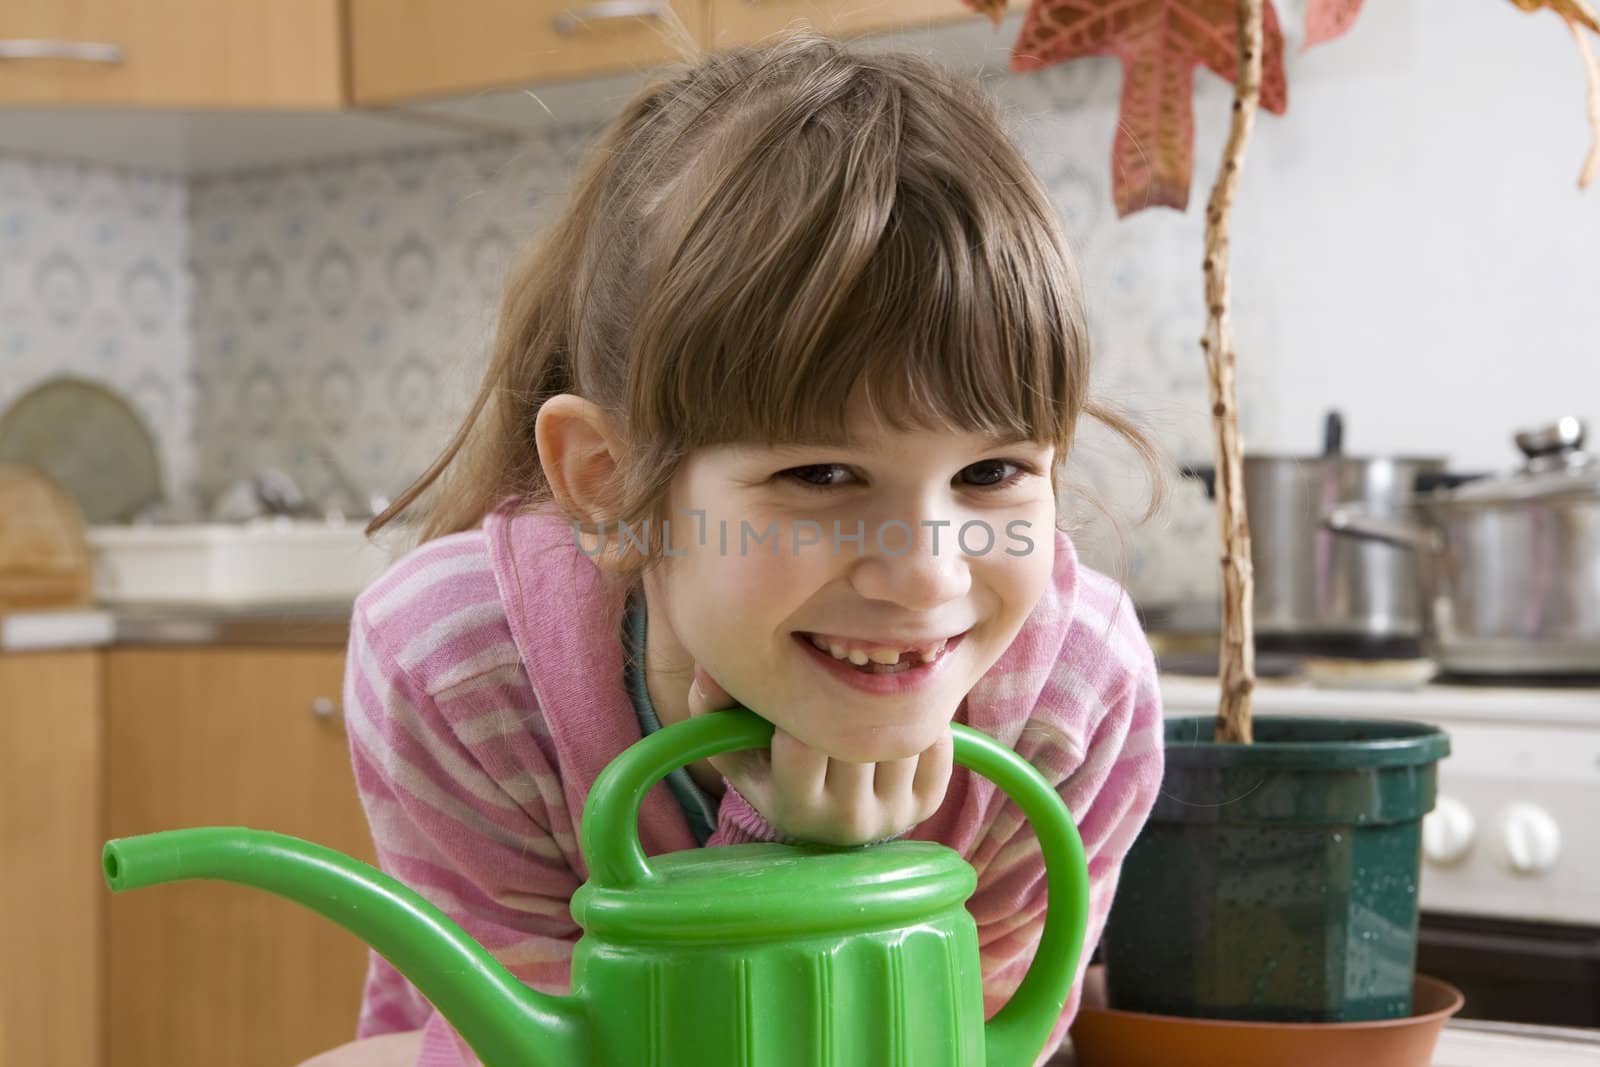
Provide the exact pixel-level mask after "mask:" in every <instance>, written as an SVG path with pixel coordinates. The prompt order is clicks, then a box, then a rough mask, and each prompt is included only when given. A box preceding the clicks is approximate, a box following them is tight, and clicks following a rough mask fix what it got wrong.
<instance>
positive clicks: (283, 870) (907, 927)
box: [103, 709, 1088, 1067]
mask: <svg viewBox="0 0 1600 1067" xmlns="http://www.w3.org/2000/svg"><path fill="white" fill-rule="evenodd" d="M772 729H773V728H772V724H771V723H769V722H766V721H765V720H763V719H761V718H760V717H759V716H757V715H755V714H754V713H753V712H749V711H747V710H744V709H734V710H730V711H721V712H714V713H712V714H710V715H705V716H701V717H699V718H696V719H692V720H689V721H687V722H682V723H676V724H674V725H672V726H669V727H667V728H665V729H662V730H660V731H657V732H656V733H654V734H652V735H651V736H649V737H647V738H645V739H644V740H642V741H640V742H639V743H637V744H635V745H633V746H632V747H630V748H629V749H627V750H626V751H624V752H623V753H622V754H621V755H619V756H618V757H617V758H616V759H615V760H614V761H613V762H612V763H611V764H610V765H609V766H608V767H607V768H606V770H605V771H604V772H602V774H601V775H600V777H599V779H598V780H597V781H596V782H595V785H594V787H593V789H592V790H591V791H590V795H589V798H588V800H587V801H586V803H585V808H584V812H583V818H582V824H581V829H580V835H581V845H582V848H583V854H584V858H585V861H586V862H587V864H588V867H589V881H588V882H587V883H586V884H585V885H584V886H582V887H581V888H580V889H579V890H578V891H577V893H575V894H574V896H573V899H572V914H573V918H574V919H575V920H576V921H577V922H578V924H579V925H580V926H581V927H582V928H583V930H584V934H583V936H582V938H581V939H580V940H579V941H578V943H577V945H576V946H574V950H573V960H572V981H571V992H570V993H569V994H568V995H567V996H560V997H556V996H549V995H547V994H544V993H540V992H537V991H535V990H532V989H529V988H527V987H526V986H523V985H522V984H521V983H520V982H518V981H517V980H516V979H515V978H514V977H513V976H512V975H511V974H510V972H508V971H506V970H505V968H504V967H502V966H500V964H499V963H498V962H497V961H495V960H494V959H493V957H492V956H490V955H489V953H488V952H487V951H486V950H484V949H483V947H482V946H480V945H478V944H477V943H476V942H474V941H472V939H471V938H469V937H468V936H467V935H466V934H465V932H463V931H462V930H461V929H460V927H459V926H457V925H456V924H455V923H454V922H452V921H451V920H450V919H449V917H447V916H446V915H445V914H444V913H443V912H441V911H439V910H438V909H437V908H435V907H434V906H433V905H431V904H430V903H428V902H427V901H426V900H424V899H423V898H421V897H420V896H419V895H418V894H416V893H415V892H413V891H412V890H410V889H409V888H407V887H405V886H403V885H401V884H400V883H399V882H397V881H395V880H394V879H392V878H390V877H389V876H388V875H385V874H383V873H382V872H380V871H377V870H374V869H373V868H371V867H368V866H367V865H366V864H362V863H359V862H358V861H356V860H353V859H351V858H349V857H347V856H344V855H342V854H340V853H337V852H333V851H332V850H329V849H325V848H322V847H320V846H317V845H313V844H310V843H308V842H303V841H298V840H297V839H294V838H289V837H285V836H284V835H280V834H270V833H266V832H263V831H256V830H247V829H233V828H217V827H203V828H196V829H189V830H172V831H164V832H162V833H155V834H147V835H144V836H142V837H135V838H126V839H121V840H117V841H111V842H109V843H108V844H107V845H106V848H105V850H104V853H103V865H104V869H105V875H106V879H107V882H108V884H110V886H111V887H112V888H113V889H115V890H123V889H133V888H138V887H141V886H146V885H154V884H158V883H161V882H168V881H177V880H182V879H188V878H211V879H219V880H226V881H234V882H238V883H241V884H245V885H252V886H256V887H258V888H262V889H266V890H268V891H270V892H274V893H277V894H278V895H280V896H284V897H287V898H289V899H292V900H296V901H297V902H299V903H301V904H303V905H305V906H307V907H310V908H312V909H313V910H316V911H318V912H319V913H320V914H322V915H324V916H325V917H327V918H329V919H331V920H333V921H334V922H337V923H339V924H340V925H342V926H344V927H345V928H346V929H348V930H350V931H351V932H353V933H355V934H356V936H358V937H360V938H361V939H362V940H364V941H366V942H367V943H368V944H370V945H372V946H373V947H374V948H375V949H377V950H378V951H379V952H380V953H381V954H383V955H384V956H385V957H386V958H388V959H389V961H390V962H391V963H392V964H394V966H395V967H396V969H397V970H399V971H400V972H401V973H402V974H404V975H405V976H406V977H407V978H408V979H409V980H410V981H411V982H412V983H413V984H414V985H416V986H417V988H418V990H419V991H420V992H421V993H422V994H423V995H424V996H425V997H427V998H428V1000H429V1001H430V1002H431V1003H433V1005H434V1006H435V1007H436V1008H438V1010H439V1011H440V1013H441V1014H442V1015H444V1017H445V1018H446V1019H447V1020H449V1021H450V1023H451V1024H452V1025H453V1026H454V1027H455V1028H456V1030H457V1031H458V1032H460V1033H461V1035H462V1036H463V1037H464V1038H465V1039H466V1040H467V1042H468V1043H469V1044H470V1045H471V1046H472V1047H473V1049H474V1051H475V1052H476V1053H477V1054H478V1056H479V1058H480V1059H481V1060H482V1061H483V1063H484V1064H485V1065H486V1067H640V1065H650V1067H708V1065H710V1067H720V1065H728V1067H734V1065H737V1067H899V1065H916V1067H1028V1065H1031V1064H1032V1063H1033V1061H1034V1060H1035V1059H1036V1058H1037V1056H1038V1054H1039V1052H1040V1050H1041V1049H1042V1048H1043V1046H1044V1043H1045V1041H1046V1040H1047V1038H1048V1037H1049V1034H1050V1031H1051V1029H1052V1028H1053V1027H1054V1025H1055V1023H1056V1021H1057V1020H1058V1019H1059V1018H1060V1015H1061V1011H1062V1009H1063V1006H1064V1005H1065V1002H1066V999H1067V996H1068V994H1069V992H1070V990H1071V986H1072V982H1073V980H1074V978H1075V976H1076V974H1077V969H1078V967H1077V965H1078V961H1079V957H1080V953H1081V951H1082V947H1083V936H1084V928H1085V926H1086V923H1087V915H1088V878H1087V866H1086V864H1085V861H1084V856H1083V847H1082V843H1081V841H1080V839H1079V837H1078V834H1077V830H1076V828H1075V827H1074V825H1073V823H1072V819H1071V816H1070V813H1068V812H1067V810H1066V807H1065V805H1064V804H1063V803H1062V801H1061V798H1060V796H1059V795H1058V794H1057V793H1056V792H1055V790H1054V789H1053V788H1052V787H1051V786H1050V785H1049V784H1048V783H1047V782H1046V781H1045V780H1044V778H1043V777H1042V776H1040V775H1039V773H1038V772H1037V771H1036V770H1034V769H1033V768H1032V767H1031V766H1030V765H1029V764H1028V763H1027V762H1026V761H1025V760H1023V759H1022V758H1021V757H1020V756H1018V755H1017V754H1016V753H1014V752H1012V751H1010V750H1009V749H1007V748H1005V747H1004V746H1002V745H1000V744H999V743H998V742H995V741H994V740H992V739H990V738H988V737H986V736H985V735H983V734H981V733H979V732H978V731H975V730H971V729H969V728H967V727H965V726H961V725H959V724H958V725H956V726H954V727H952V729H953V731H954V732H955V741H956V744H955V759H956V762H957V763H959V764H962V765H964V766H967V767H969V768H971V769H973V770H976V771H978V772H979V773H982V774H984V775H985V776H986V777H989V778H990V779H991V780H993V781H995V782H996V783H997V784H999V785H1000V786H1001V787H1002V788H1003V789H1004V790H1005V791H1006V793H1007V794H1008V795H1010V797H1011V798H1012V799H1013V800H1014V801H1016V802H1017V804H1018V806H1019V807H1020V808H1021V809H1022V811H1023V813H1024V815H1026V816H1027V817H1028V819H1029V821H1030V823H1031V824H1032V825H1033V827H1034V830H1035V833H1036V836H1037V837H1038V840H1039V844H1040V848H1041V850H1042V851H1043V853H1044V859H1045V868H1046V881H1047V892H1048V895H1049V905H1048V909H1047V913H1046V918H1045V925H1044V931H1043V933H1042V935H1041V939H1040V943H1039V948H1038V950H1037V952H1036V954H1035V959H1034V962H1033V964H1032V966H1031V967H1030V968H1029V971H1028V973H1027V974H1026V975H1025V976H1024V978H1023V980H1022V982H1021V984H1020V985H1019V986H1018V987H1017V989H1016V991H1015V992H1014V993H1013V995H1012V997H1011V999H1010V1000H1009V1001H1008V1002H1007V1003H1006V1005H1005V1006H1004V1007H1002V1008H1001V1009H1000V1011H999V1012H998V1013H996V1015H995V1016H994V1017H993V1018H992V1019H990V1020H988V1021H987V1022H985V1021H984V1018H983V986H982V976H981V974H980V971H979V956H978V938H977V928H976V925H975V924H974V922H973V919H972V916H971V915H970V913H969V912H968V911H967V910H966V907H965V902H966V900H967V898H968V897H970V896H971V894H972V892H973V890H974V889H975V888H976V884H977V876H976V874H975V872H974V871H973V869H972V867H971V866H969V865H968V864H967V863H966V862H965V861H964V860H962V859H961V857H960V856H959V855H958V854H957V853H956V852H955V851H954V850H952V849H949V848H946V847H945V846H943V845H939V844H936V843H932V842H923V841H891V842H887V843H884V844H880V845H876V846H871V847H864V848H854V849H833V848H828V847H826V846H820V845H804V844H802V845H786V844H748V845H735V846H728V847H724V848H715V849H696V850H691V851H687V852H678V853H672V854H669V855H665V856H658V857H651V858H646V857H645V855H644V853H643V850H642V848H641V846H640V844H639V838H638V815H639V809H640V806H641V805H642V803H643V800H644V796H645V794H646V792H647V791H648V789H649V788H650V787H651V786H652V785H653V784H654V783H655V782H657V781H659V780H660V779H661V778H663V777H665V776H666V775H667V774H668V773H670V772H671V771H672V770H674V769H676V768H677V767H680V766H683V765H684V764H687V763H690V762H693V761H694V760H696V759H700V758H703V757H705V756H708V755H716V754H717V753H720V752H727V751H734V750H738V749H743V748H752V747H758V746H761V745H765V744H769V743H770V741H771V737H772Z"/></svg>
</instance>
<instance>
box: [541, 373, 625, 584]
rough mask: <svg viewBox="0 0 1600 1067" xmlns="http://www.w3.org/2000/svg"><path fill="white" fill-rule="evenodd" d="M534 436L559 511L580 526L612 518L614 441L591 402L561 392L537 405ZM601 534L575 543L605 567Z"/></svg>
mask: <svg viewBox="0 0 1600 1067" xmlns="http://www.w3.org/2000/svg"><path fill="white" fill-rule="evenodd" d="M533 436H534V441H535V444H536V445H537V447H538V449H539V464H540V466H541V467H543V468H544V476H545V480H546V481H547V482H548V483H549V485H550V491H551V493H552V494H553V495H554V496H555V499H556V503H557V504H558V505H560V507H561V509H562V511H563V512H565V513H566V514H567V515H568V516H569V517H571V518H573V519H574V520H582V521H583V522H584V523H585V524H598V523H600V522H602V521H603V520H606V519H608V518H611V515H610V514H609V512H608V509H607V506H606V505H607V504H608V502H609V498H608V491H609V490H610V488H611V487H612V484H613V478H614V477H615V475H616V473H617V454H618V451H617V443H616V442H617V439H616V436H615V434H614V433H613V432H612V427H611V423H610V420H609V419H607V418H606V415H605V413H604V412H603V411H601V410H600V408H599V407H598V406H596V405H595V404H594V403H592V402H590V401H588V400H585V399H583V398H582V397H580V396H575V395H573V394H571V393H562V394H560V395H559V396H553V397H551V398H550V399H548V400H546V401H545V402H544V403H543V404H541V405H540V406H539V414H538V417H537V418H536V419H535V420H534V424H533ZM603 540H606V539H605V538H597V537H596V535H594V534H587V533H586V534H584V535H583V539H582V543H581V544H580V547H581V548H582V549H583V551H584V554H585V555H587V556H589V558H591V559H593V560H594V561H595V562H596V563H597V564H600V565H601V566H605V565H606V564H607V563H608V562H609V561H610V560H609V557H610V555H611V552H609V551H607V552H601V549H600V544H601V542H602V541H603Z"/></svg>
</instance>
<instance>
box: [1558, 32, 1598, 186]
mask: <svg viewBox="0 0 1600 1067" xmlns="http://www.w3.org/2000/svg"><path fill="white" fill-rule="evenodd" d="M1566 22H1567V29H1569V30H1571V31H1572V36H1573V37H1574V38H1575V39H1576V40H1577V42H1578V55H1580V56H1581V57H1583V73H1584V76H1585V77H1586V78H1587V79H1588V83H1589V129H1590V131H1592V134H1593V139H1592V140H1591V141H1590V142H1589V157H1588V158H1587V159H1585V160H1584V162H1583V170H1582V171H1581V172H1580V173H1579V174H1578V188H1579V189H1587V188H1588V187H1589V183H1590V182H1592V181H1594V176H1595V174H1596V172H1600V66H1597V65H1596V64H1595V59H1594V52H1593V51H1591V50H1590V48H1589V39H1588V38H1587V37H1585V36H1584V35H1583V27H1582V26H1580V25H1579V24H1578V22H1577V21H1576V20H1575V19H1572V18H1568V19H1567V20H1566Z"/></svg>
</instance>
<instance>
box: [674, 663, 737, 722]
mask: <svg viewBox="0 0 1600 1067" xmlns="http://www.w3.org/2000/svg"><path fill="white" fill-rule="evenodd" d="M679 684H682V683H679ZM738 706H739V702H738V701H737V700H735V699H733V697H731V696H729V695H728V691H727V690H726V689H724V688H722V686H720V685H718V684H717V680H716V679H715V678H713V677H711V675H709V674H707V673H706V669H705V668H704V667H702V666H700V664H698V663H696V664H695V665H694V681H693V682H691V683H690V684H689V717H690V718H694V717H696V716H699V715H704V714H706V713H707V712H711V711H723V710H725V709H727V708H733V707H738Z"/></svg>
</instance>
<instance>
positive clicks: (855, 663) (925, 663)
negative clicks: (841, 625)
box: [793, 630, 968, 693]
mask: <svg viewBox="0 0 1600 1067" xmlns="http://www.w3.org/2000/svg"><path fill="white" fill-rule="evenodd" d="M967 633H968V631H966V630H963V631H962V632H961V633H959V634H956V635H955V636H954V637H948V638H944V637H941V638H934V639H932V640H928V641H920V640H919V641H914V642H893V643H885V642H879V641H862V640H860V639H853V638H842V637H836V636H833V635H831V634H821V633H809V632H806V631H795V633H794V635H793V636H794V639H795V641H796V642H797V643H798V644H799V645H800V647H801V648H802V649H803V650H804V651H805V653H806V655H807V656H808V657H809V658H810V659H811V660H812V661H813V662H815V663H817V664H818V665H820V666H821V667H823V669H825V670H826V671H827V672H828V673H829V674H831V675H833V676H834V677H835V678H838V679H840V680H841V681H844V682H846V683H847V684H849V685H851V686H852V687H854V688H857V689H863V690H865V691H867V692H872V693H900V692H907V691H910V690H913V689H920V688H921V687H922V686H923V685H925V684H927V683H929V682H930V681H932V679H933V678H934V676H936V675H938V674H942V673H943V671H942V670H941V669H940V668H941V667H943V665H944V664H945V663H947V662H948V661H949V659H950V653H951V652H952V651H953V650H954V649H955V648H956V646H958V645H959V644H960V643H961V641H962V639H963V638H965V637H966V635H967Z"/></svg>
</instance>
